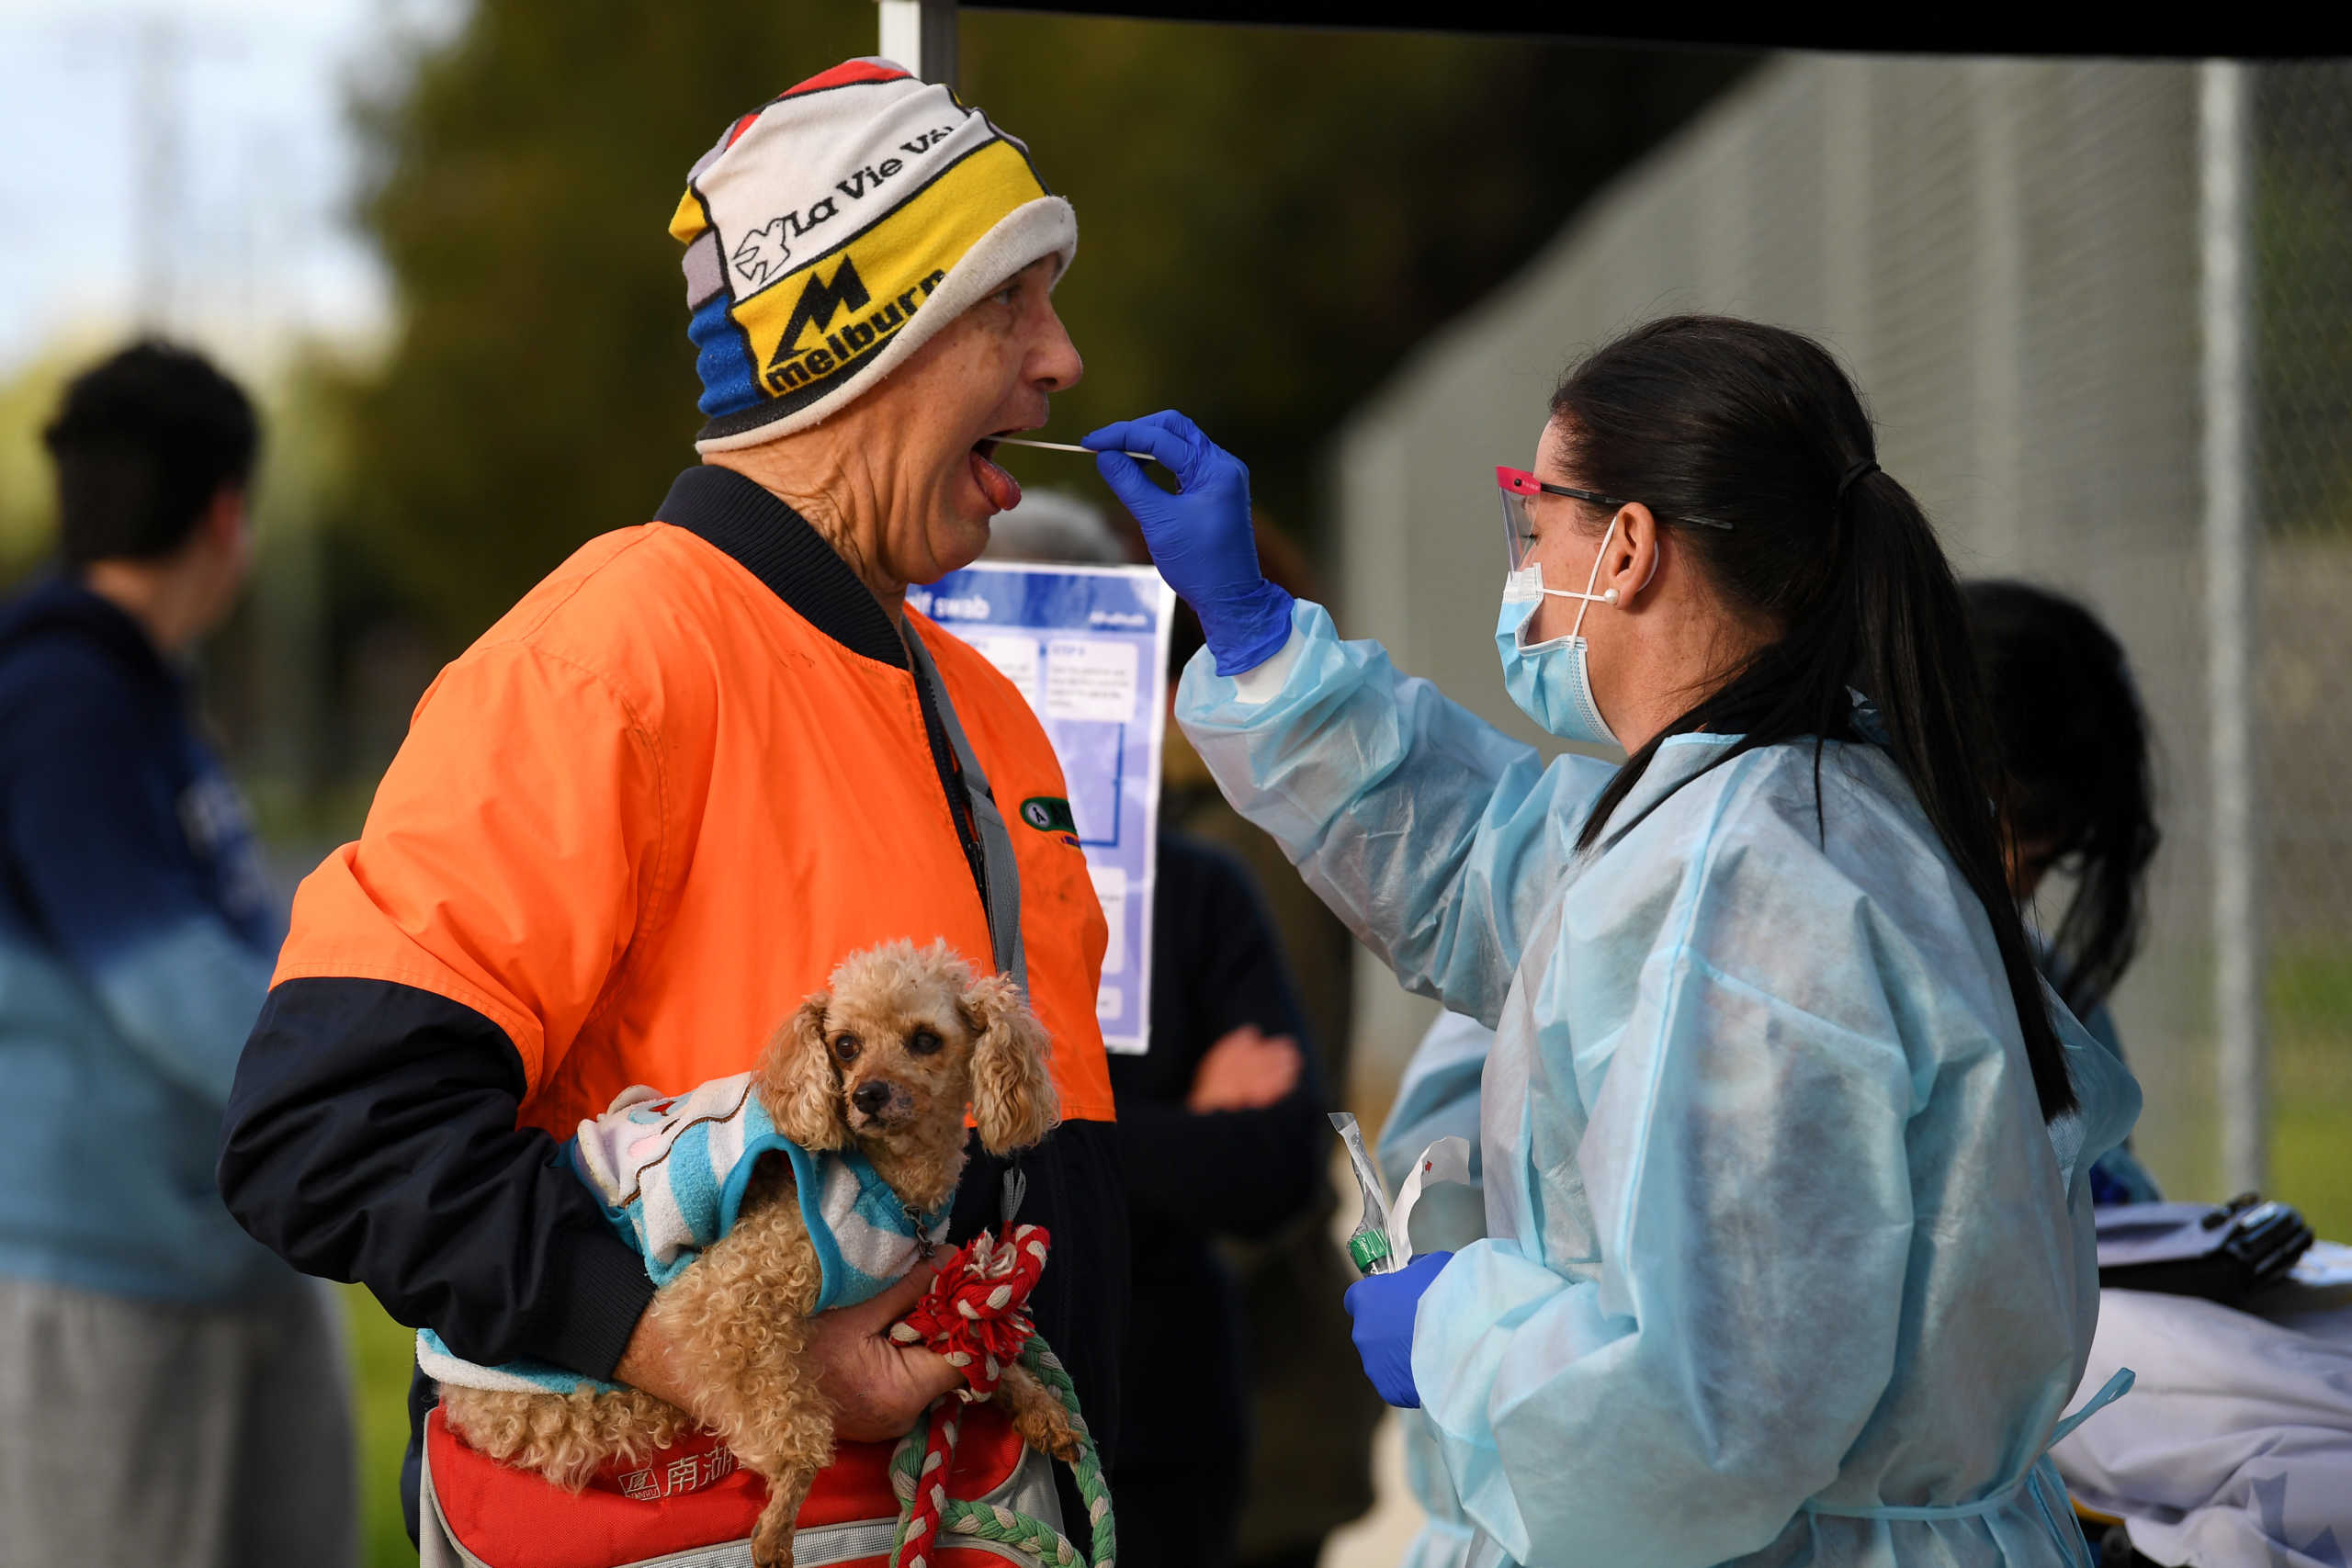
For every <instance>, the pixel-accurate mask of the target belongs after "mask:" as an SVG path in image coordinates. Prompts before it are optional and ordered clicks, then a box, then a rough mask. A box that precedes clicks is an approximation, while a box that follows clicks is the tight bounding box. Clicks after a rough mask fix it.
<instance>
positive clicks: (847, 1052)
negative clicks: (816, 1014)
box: [833, 1034, 865, 1062]
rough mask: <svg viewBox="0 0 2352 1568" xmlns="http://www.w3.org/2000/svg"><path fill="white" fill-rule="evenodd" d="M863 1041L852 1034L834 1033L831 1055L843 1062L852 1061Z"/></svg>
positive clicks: (854, 1059)
mask: <svg viewBox="0 0 2352 1568" xmlns="http://www.w3.org/2000/svg"><path fill="white" fill-rule="evenodd" d="M864 1045H865V1042H864V1041H862V1040H860V1039H859V1038H858V1037H857V1036H856V1035H854V1034H836V1035H834V1036H833V1055H836V1056H839V1057H840V1058H841V1059H842V1061H844V1062H854V1061H856V1060H857V1053H858V1051H859V1050H860V1048H862V1047H863V1046H864Z"/></svg>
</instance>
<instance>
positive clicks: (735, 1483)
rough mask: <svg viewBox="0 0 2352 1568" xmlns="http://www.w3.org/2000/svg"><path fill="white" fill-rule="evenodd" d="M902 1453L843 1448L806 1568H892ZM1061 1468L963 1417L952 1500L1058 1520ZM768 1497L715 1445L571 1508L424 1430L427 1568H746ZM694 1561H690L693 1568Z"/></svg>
mask: <svg viewBox="0 0 2352 1568" xmlns="http://www.w3.org/2000/svg"><path fill="white" fill-rule="evenodd" d="M896 1447H897V1445H896V1444H894V1443H843V1444H842V1445H841V1448H840V1450H839V1452H838V1453H837V1455H836V1457H835V1459H834V1461H833V1463H832V1466H831V1468H830V1469H828V1470H827V1471H826V1472H824V1473H823V1474H821V1475H820V1476H819V1477H818V1478H817V1484H816V1486H815V1488H814V1489H813V1490H812V1491H810V1493H809V1500H808V1502H807V1503H805V1504H803V1505H802V1506H801V1509H800V1522H799V1532H798V1534H797V1538H796V1540H795V1542H794V1551H793V1555H794V1558H795V1562H796V1568H823V1565H826V1564H842V1565H848V1568H886V1565H887V1564H888V1562H889V1560H890V1542H891V1540H892V1538H893V1536H894V1535H895V1534H896V1532H897V1529H898V1523H899V1499H898V1497H897V1495H895V1494H894V1493H893V1492H892V1491H891V1489H890V1476H889V1462H890V1454H891V1451H892V1450H894V1449H895V1448H896ZM1051 1463H1052V1461H1049V1460H1047V1459H1046V1457H1045V1456H1044V1455H1042V1454H1037V1453H1033V1452H1031V1451H1030V1450H1028V1449H1027V1448H1026V1447H1025V1446H1024V1445H1023V1443H1022V1441H1021V1436H1020V1434H1019V1433H1017V1432H1015V1431H1014V1430H1013V1429H1012V1423H1011V1422H1010V1421H1008V1420H1007V1419H1006V1418H1005V1416H1004V1414H1003V1412H1002V1411H1001V1410H1000V1409H999V1408H998V1407H997V1406H996V1405H995V1404H980V1405H977V1406H974V1407H972V1408H971V1409H969V1410H967V1412H966V1413H965V1416H964V1426H963V1438H962V1441H961V1442H960V1443H959V1444H958V1446H957V1448H956V1461H955V1465H954V1468H953V1469H952V1470H951V1471H950V1472H949V1481H948V1490H949V1492H950V1494H951V1495H955V1496H957V1497H970V1498H977V1499H980V1500H983V1501H986V1502H989V1503H995V1504H998V1505H1001V1506H1004V1507H1007V1508H1011V1509H1012V1510H1014V1511H1015V1512H1018V1513H1023V1514H1030V1515H1034V1516H1036V1517H1041V1518H1046V1519H1054V1518H1057V1517H1059V1509H1058V1508H1057V1506H1056V1504H1055V1502H1054V1479H1053V1472H1052V1469H1051V1468H1050V1467H1051ZM766 1502H767V1485H766V1483H764V1482H763V1481H762V1480H761V1479H760V1478H759V1477H758V1476H756V1475H753V1474H752V1472H749V1471H746V1470H743V1469H741V1468H740V1467H739V1466H738V1465H736V1463H735V1462H734V1456H733V1455H732V1454H730V1453H729V1452H728V1451H727V1450H725V1449H724V1448H722V1447H721V1446H720V1445H719V1442H718V1438H715V1437H711V1436H709V1435H707V1434H696V1435H695V1436H694V1437H692V1438H685V1439H682V1440H681V1441H680V1442H679V1443H678V1444H677V1445H675V1446H674V1447H673V1448H670V1449H666V1450H662V1452H661V1453H659V1454H657V1455H655V1456H654V1457H653V1458H651V1459H650V1460H649V1461H646V1462H644V1463H642V1464H615V1465H612V1466H610V1467H608V1468H607V1469H606V1470H605V1472H601V1473H599V1474H598V1475H597V1476H596V1477H595V1479H594V1480H593V1481H592V1482H590V1483H589V1484H588V1487H587V1489H586V1490H584V1491H582V1492H581V1493H579V1494H578V1495H574V1494H572V1493H570V1492H566V1491H564V1490H563V1489H562V1488H561V1487H559V1486H556V1485H554V1484H552V1483H549V1482H548V1481H546V1480H544V1479H543V1478H541V1477H539V1476H537V1475H534V1474H532V1473H531V1472H528V1471H523V1470H516V1469H514V1468H512V1467H511V1466H508V1465H503V1464H501V1463H499V1462H498V1461H496V1460H493V1459H492V1458H490V1457H489V1456H488V1455H486V1454H482V1453H479V1452H477V1451H476V1450H473V1449H470V1448H469V1447H467V1446H466V1444H465V1442H464V1441H463V1440H462V1439H460V1438H458V1436H457V1434H456V1433H454V1432H452V1431H450V1430H449V1429H448V1427H447V1425H446V1424H444V1422H443V1421H442V1419H441V1412H440V1411H439V1410H438V1409H435V1411H434V1412H433V1413H432V1415H431V1416H428V1417H427V1418H426V1420H425V1426H424V1497H423V1499H422V1503H423V1506H422V1509H421V1512H420V1523H421V1524H422V1526H423V1529H422V1532H421V1533H422V1535H423V1537H424V1540H423V1542H422V1543H421V1558H420V1561H421V1563H422V1568H631V1565H634V1564H639V1563H649V1562H654V1561H656V1560H659V1561H661V1562H662V1568H696V1565H704V1564H707V1565H708V1568H720V1565H722V1564H727V1565H738V1568H740V1564H741V1563H743V1562H746V1561H748V1559H747V1557H746V1556H745V1552H746V1551H747V1550H748V1548H747V1547H746V1546H744V1545H743V1544H742V1543H744V1542H746V1541H748V1540H749V1539H750V1536H751V1533H752V1525H753V1524H754V1523H755V1522H756V1521H757V1520H758V1518H759V1515H760V1509H761V1508H762V1507H763V1506H764V1505H765V1504H766ZM689 1554H690V1555H689ZM931 1561H932V1562H933V1564H935V1565H936V1568H1005V1561H1006V1558H1005V1550H1004V1549H1003V1548H1001V1547H959V1546H956V1544H955V1543H954V1542H953V1541H952V1540H946V1541H943V1542H942V1550H940V1551H937V1552H936V1553H934V1554H933V1555H932V1558H931Z"/></svg>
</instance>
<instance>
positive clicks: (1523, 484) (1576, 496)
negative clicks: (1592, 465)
mask: <svg viewBox="0 0 2352 1568" xmlns="http://www.w3.org/2000/svg"><path fill="white" fill-rule="evenodd" d="M1495 483H1496V484H1497V485H1498V486H1500V487H1501V489H1502V492H1503V538H1504V544H1505V546H1506V547H1507V548H1508V549H1509V551H1510V569H1511V570H1513V571H1517V570H1520V569H1521V567H1523V566H1525V565H1526V564H1527V552H1528V549H1529V547H1531V546H1532V545H1533V544H1534V542H1535V528H1534V519H1533V518H1532V516H1530V515H1529V514H1528V510H1527V509H1528V505H1529V503H1530V502H1532V501H1533V500H1534V499H1535V498H1536V497H1537V496H1539V495H1564V496H1566V497H1567V498H1568V499H1569V500H1570V501H1589V502H1591V503H1592V504H1593V505H1595V506H1606V507H1608V508H1610V509H1611V511H1615V510H1617V509H1619V508H1622V507H1627V506H1631V505H1633V504H1634V502H1630V501H1621V500H1619V499H1618V498H1617V497H1615V496H1613V495H1603V494H1601V493H1600V491H1592V490H1574V489H1571V488H1570V487H1568V486H1566V485H1555V484H1546V483H1544V481H1543V480H1542V479H1537V478H1536V477H1535V476H1534V475H1533V474H1531V473H1529V472H1528V471H1527V470H1526V469H1524V468H1503V467H1501V466H1500V465H1498V466H1497V467H1496V468H1495ZM1645 504H1646V503H1645ZM1657 515H1658V516H1660V517H1663V518H1665V519H1667V520H1668V522H1672V523H1695V524H1697V525H1699V526H1700V527H1702V528H1721V529H1724V530H1725V531H1726V532H1728V531H1729V530H1730V528H1731V525H1730V524H1728V523H1724V522H1722V521H1719V520H1718V519H1716V518H1713V517H1694V516H1692V515H1691V513H1687V512H1679V513H1676V512H1660V513H1657Z"/></svg>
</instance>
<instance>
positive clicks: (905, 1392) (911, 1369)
mask: <svg viewBox="0 0 2352 1568" xmlns="http://www.w3.org/2000/svg"><path fill="white" fill-rule="evenodd" d="M934 1272H935V1270H933V1269H931V1268H929V1267H927V1266H924V1265H921V1264H919V1265H917V1266H916V1268H915V1271H914V1272H913V1273H911V1274H910V1275H908V1276H907V1277H906V1278H905V1279H903V1280H899V1282H898V1283H897V1284H895V1285H893V1286H891V1287H890V1288H889V1289H888V1290H887V1291H885V1292H882V1293H881V1294H880V1295H878V1296H876V1297H875V1298H874V1299H873V1300H872V1301H870V1302H861V1303H858V1304H857V1305H855V1306H846V1307H835V1308H834V1309H833V1310H832V1311H831V1312H820V1313H819V1314H817V1315H816V1316H815V1317H814V1318H811V1319H810V1320H809V1351H808V1354H809V1365H810V1366H812V1367H813V1368H815V1369H816V1372H817V1386H818V1387H819V1388H820V1389H822V1390H823V1391H824V1393H825V1397H826V1398H828V1399H830V1400H831V1401H832V1402H833V1409H834V1411H835V1412H836V1415H835V1418H834V1427H835V1430H837V1431H838V1432H839V1433H840V1434H841V1435H842V1437H844V1438H848V1439H849V1440H850V1441H852V1442H855V1443H878V1442H885V1441H888V1440H889V1439H890V1438H903V1437H905V1436H906V1435H907V1433H908V1432H909V1431H910V1430H911V1429H912V1428H913V1427H914V1424H915V1420H916V1418H917V1417H919V1416H922V1413H923V1411H924V1409H925V1408H927V1407H928V1406H929V1405H930V1404H931V1402H932V1401H933V1400H934V1399H937V1398H938V1397H939V1396H940V1395H941V1394H943V1393H948V1392H950V1391H952V1390H954V1389H957V1388H961V1387H962V1386H963V1383H964V1374H963V1373H961V1372H959V1371H956V1369H955V1368H953V1367H951V1366H949V1365H948V1364H947V1359H946V1358H945V1357H944V1356H942V1355H940V1354H939V1353H938V1352H937V1351H934V1350H927V1349H924V1348H922V1347H921V1346H912V1347H910V1346H905V1345H893V1344H891V1343H890V1325H892V1324H894V1323H896V1322H898V1321H899V1319H900V1318H902V1317H904V1316H906V1315H907V1314H908V1312H910V1310H912V1308H913V1306H914V1304H915V1303H917V1302H919V1301H921V1300H922V1293H923V1292H925V1291H927V1290H929V1289H931V1281H932V1276H933V1273H934Z"/></svg>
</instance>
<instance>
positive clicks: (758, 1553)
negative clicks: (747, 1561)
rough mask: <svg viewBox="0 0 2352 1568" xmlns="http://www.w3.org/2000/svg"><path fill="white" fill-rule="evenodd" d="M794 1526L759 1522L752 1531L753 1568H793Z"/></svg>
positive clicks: (789, 1523)
mask: <svg viewBox="0 0 2352 1568" xmlns="http://www.w3.org/2000/svg"><path fill="white" fill-rule="evenodd" d="M792 1525H793V1521H792V1520H790V1519H786V1520H785V1521H784V1522H783V1523H782V1524H781V1525H771V1524H769V1523H768V1521H767V1520H765V1519H762V1520H761V1521H760V1522H759V1525H758V1526H757V1527H756V1528H755V1529H753V1530H752V1568H792V1533H793V1531H792Z"/></svg>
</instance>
